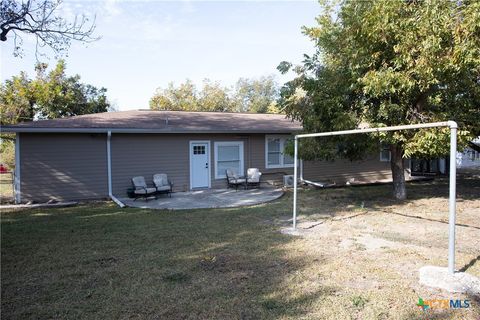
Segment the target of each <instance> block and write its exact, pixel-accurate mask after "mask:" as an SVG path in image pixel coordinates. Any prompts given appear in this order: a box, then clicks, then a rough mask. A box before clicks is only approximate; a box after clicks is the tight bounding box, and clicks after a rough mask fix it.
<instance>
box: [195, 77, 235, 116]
mask: <svg viewBox="0 0 480 320" xmlns="http://www.w3.org/2000/svg"><path fill="white" fill-rule="evenodd" d="M198 106H199V107H200V108H201V110H202V111H215V112H234V111H236V105H235V103H234V101H233V100H232V98H230V90H229V89H228V88H226V87H222V85H221V84H220V82H212V81H210V80H208V79H205V80H204V81H203V89H202V91H200V93H199V99H198Z"/></svg>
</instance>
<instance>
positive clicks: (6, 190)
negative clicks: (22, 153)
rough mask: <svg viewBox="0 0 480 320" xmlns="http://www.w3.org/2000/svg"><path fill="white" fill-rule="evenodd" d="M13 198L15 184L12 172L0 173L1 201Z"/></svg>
mask: <svg viewBox="0 0 480 320" xmlns="http://www.w3.org/2000/svg"><path fill="white" fill-rule="evenodd" d="M11 199H13V184H12V175H11V174H9V173H8V174H0V203H3V202H7V201H9V200H11Z"/></svg>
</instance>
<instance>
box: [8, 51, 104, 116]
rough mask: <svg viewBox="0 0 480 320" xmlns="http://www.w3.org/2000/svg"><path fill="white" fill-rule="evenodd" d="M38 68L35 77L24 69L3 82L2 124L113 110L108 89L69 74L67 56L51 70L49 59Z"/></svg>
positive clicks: (39, 64)
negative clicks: (84, 81) (65, 59)
mask: <svg viewBox="0 0 480 320" xmlns="http://www.w3.org/2000/svg"><path fill="white" fill-rule="evenodd" d="M35 69H36V72H37V74H36V77H35V78H34V79H30V78H29V77H28V75H27V74H26V73H25V72H21V73H20V74H19V75H18V76H13V77H12V78H11V79H8V80H6V81H5V83H3V84H2V85H1V86H0V121H1V124H15V123H18V122H21V121H32V120H34V119H53V118H62V117H69V116H75V115H81V114H89V113H97V112H106V111H108V110H109V108H110V103H109V102H108V100H107V96H106V92H107V89H105V88H96V87H95V86H92V85H90V84H85V83H82V82H80V76H79V75H74V76H67V75H66V73H65V70H66V65H65V62H64V61H63V60H60V61H59V62H58V63H57V65H56V66H55V68H53V69H52V70H50V71H48V65H47V64H45V63H38V64H37V65H36V68H35Z"/></svg>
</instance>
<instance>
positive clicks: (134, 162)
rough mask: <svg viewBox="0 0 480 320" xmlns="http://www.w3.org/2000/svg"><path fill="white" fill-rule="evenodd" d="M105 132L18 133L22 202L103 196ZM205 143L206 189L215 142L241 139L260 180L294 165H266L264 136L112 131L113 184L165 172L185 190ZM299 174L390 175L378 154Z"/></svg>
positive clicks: (325, 178) (341, 178) (278, 177)
mask: <svg viewBox="0 0 480 320" xmlns="http://www.w3.org/2000/svg"><path fill="white" fill-rule="evenodd" d="M106 139H107V138H106V134H32V133H22V134H21V139H20V141H21V143H20V150H21V152H20V153H21V161H20V162H21V192H22V201H29V200H35V201H46V200H49V199H57V200H76V199H78V200H80V199H99V198H106V197H108V181H107V180H108V178H107V155H106ZM196 140H198V141H210V170H211V187H212V188H225V187H226V181H225V179H215V163H214V143H215V142H219V141H243V145H244V148H243V149H244V168H245V170H246V169H247V168H259V169H260V171H261V172H262V174H263V175H262V180H263V181H271V182H276V183H280V184H281V183H282V176H283V175H286V174H293V168H292V167H290V168H275V169H267V168H266V167H265V135H264V134H250V135H248V134H243V135H242V134H198V135H194V136H192V135H186V134H112V138H111V156H112V188H113V193H114V194H115V195H116V196H118V197H125V196H126V190H127V189H128V188H131V186H132V185H131V178H132V177H134V176H144V177H145V178H146V180H147V183H151V182H152V175H153V174H155V173H166V174H167V175H168V176H169V178H170V180H172V182H173V183H174V191H186V190H189V189H190V150H189V148H190V141H196ZM303 171H304V178H305V179H308V180H313V181H322V182H329V181H335V182H336V183H337V184H343V183H345V182H347V181H352V179H354V180H353V181H355V182H375V181H381V180H385V179H391V174H390V164H389V163H388V162H380V161H379V155H378V154H376V155H373V156H372V157H371V158H370V159H367V160H364V161H358V162H350V161H345V160H337V161H335V162H326V161H319V162H305V163H304V167H303Z"/></svg>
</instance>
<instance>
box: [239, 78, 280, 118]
mask: <svg viewBox="0 0 480 320" xmlns="http://www.w3.org/2000/svg"><path fill="white" fill-rule="evenodd" d="M278 91H279V89H278V84H277V83H276V81H275V79H274V77H273V76H264V77H260V78H257V79H248V78H240V79H238V81H237V83H236V85H235V97H234V98H235V100H236V101H237V105H238V109H239V110H238V111H241V112H255V113H278V112H279V109H278V106H277V99H278Z"/></svg>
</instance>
